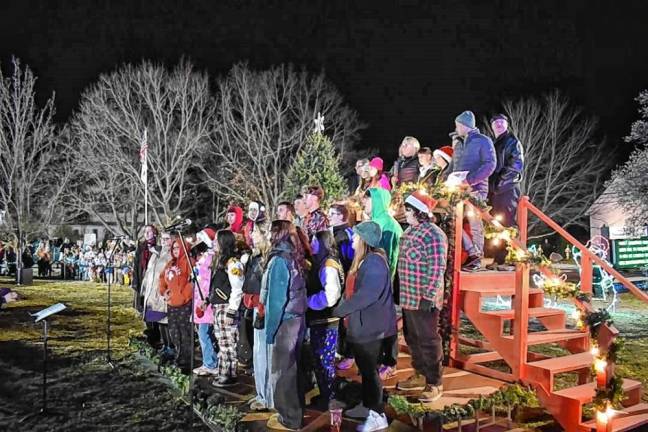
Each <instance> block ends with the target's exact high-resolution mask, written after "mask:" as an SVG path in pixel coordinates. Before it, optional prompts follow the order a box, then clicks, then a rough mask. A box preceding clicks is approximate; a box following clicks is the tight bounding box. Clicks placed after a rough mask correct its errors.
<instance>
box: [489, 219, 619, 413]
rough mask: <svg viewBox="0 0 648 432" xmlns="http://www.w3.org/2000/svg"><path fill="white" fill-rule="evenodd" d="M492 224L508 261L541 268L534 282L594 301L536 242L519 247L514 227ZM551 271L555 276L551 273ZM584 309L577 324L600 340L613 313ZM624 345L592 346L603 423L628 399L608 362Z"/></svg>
mask: <svg viewBox="0 0 648 432" xmlns="http://www.w3.org/2000/svg"><path fill="white" fill-rule="evenodd" d="M492 225H493V228H491V229H490V230H489V231H487V232H488V234H487V236H488V238H490V239H496V240H497V241H504V242H506V244H507V250H508V254H507V257H506V262H507V263H512V264H522V263H524V264H529V265H532V266H533V267H535V268H536V269H538V270H539V273H538V274H536V275H534V277H533V280H534V283H535V284H536V286H538V287H539V288H542V289H543V290H544V291H545V292H546V293H547V294H548V295H550V296H552V297H554V298H556V299H557V298H563V299H572V300H576V301H578V302H581V303H586V304H590V302H591V295H590V294H588V293H583V292H582V291H581V290H580V287H579V286H578V285H577V284H575V283H573V282H568V281H567V277H566V275H564V274H563V275H559V273H560V272H559V271H558V270H557V269H554V267H553V265H552V263H551V261H550V260H549V259H547V258H546V257H545V256H544V255H543V254H542V252H540V251H539V250H538V249H537V248H536V247H535V246H530V247H529V248H528V249H527V250H526V251H525V250H523V249H522V248H519V247H516V246H515V245H514V242H513V239H514V238H515V237H516V235H517V232H516V231H513V229H512V228H505V227H503V226H502V225H501V224H500V223H499V222H498V221H496V220H495V221H494V223H493V224H492ZM514 234H515V235H514ZM547 270H549V271H547ZM548 273H550V274H552V275H553V276H547V274H548ZM582 309H583V310H577V311H576V313H575V315H574V316H573V318H574V319H575V320H576V326H577V328H579V329H581V330H582V329H584V328H585V327H588V328H589V332H590V339H591V340H592V341H598V336H599V330H600V328H601V326H602V325H612V318H611V316H610V313H609V312H608V311H607V310H605V309H599V310H598V311H592V310H590V308H587V307H583V308H582ZM621 346H622V341H621V340H620V339H619V338H615V339H614V340H613V341H612V342H611V343H610V345H609V346H608V347H607V349H606V350H605V353H604V354H603V355H601V350H600V349H599V348H598V346H596V345H595V344H594V345H593V346H592V349H591V352H592V355H593V357H594V361H593V364H592V373H593V375H594V376H595V377H596V379H597V388H596V394H595V397H594V408H595V410H596V419H597V422H600V423H607V422H609V421H610V418H611V417H612V415H613V414H614V409H615V408H618V407H620V405H621V402H622V401H623V399H624V393H623V379H621V378H619V377H616V376H613V377H607V368H608V365H609V364H613V363H615V362H616V359H617V354H618V352H619V350H620V347H621Z"/></svg>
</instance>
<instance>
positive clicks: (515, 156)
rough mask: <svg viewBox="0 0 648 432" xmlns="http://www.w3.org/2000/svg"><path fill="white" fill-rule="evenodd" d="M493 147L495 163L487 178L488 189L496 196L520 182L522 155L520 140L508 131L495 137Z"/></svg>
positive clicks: (522, 167) (522, 163)
mask: <svg viewBox="0 0 648 432" xmlns="http://www.w3.org/2000/svg"><path fill="white" fill-rule="evenodd" d="M493 145H494V147H495V154H496V156H497V163H496V166H495V171H493V174H491V176H490V178H489V188H490V193H491V194H497V193H499V192H505V191H508V190H510V189H512V188H513V187H515V185H516V184H518V183H519V182H520V181H521V180H522V171H523V170H524V155H523V150H522V144H521V143H520V140H518V139H517V137H516V136H515V135H513V134H512V133H511V132H508V131H507V132H505V133H503V134H502V135H500V136H499V137H497V138H496V139H495V143H494V144H493Z"/></svg>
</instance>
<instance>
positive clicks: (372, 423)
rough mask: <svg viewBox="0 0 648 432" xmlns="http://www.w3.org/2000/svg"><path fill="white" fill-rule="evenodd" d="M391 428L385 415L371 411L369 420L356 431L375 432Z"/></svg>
mask: <svg viewBox="0 0 648 432" xmlns="http://www.w3.org/2000/svg"><path fill="white" fill-rule="evenodd" d="M388 427H389V423H388V422H387V417H386V416H385V414H378V413H377V412H376V411H373V410H369V416H368V417H367V420H365V422H364V423H363V424H361V425H360V426H358V428H357V429H356V430H357V431H358V432H373V431H379V430H385V429H387V428H388Z"/></svg>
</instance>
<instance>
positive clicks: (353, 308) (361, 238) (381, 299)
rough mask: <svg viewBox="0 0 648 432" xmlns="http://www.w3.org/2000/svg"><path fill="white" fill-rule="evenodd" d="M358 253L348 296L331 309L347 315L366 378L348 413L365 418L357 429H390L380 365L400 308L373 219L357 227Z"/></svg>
mask: <svg viewBox="0 0 648 432" xmlns="http://www.w3.org/2000/svg"><path fill="white" fill-rule="evenodd" d="M353 231H354V233H355V236H354V240H353V248H354V250H355V257H354V259H353V264H352V266H351V270H350V271H349V276H348V278H347V283H346V284H345V292H344V299H343V300H342V301H341V302H340V304H339V305H338V306H337V307H336V308H335V309H333V316H337V317H340V318H344V321H345V323H346V326H347V339H348V343H349V345H350V347H351V350H352V351H353V354H354V357H355V359H356V363H357V365H358V369H359V371H360V375H361V376H362V403H361V404H359V405H358V406H356V407H354V408H352V409H350V410H347V411H346V415H348V416H349V417H355V418H365V422H364V424H363V425H362V426H361V427H360V428H359V429H358V430H360V431H363V432H370V431H377V430H382V429H386V428H387V427H388V426H389V425H388V423H387V417H385V413H384V403H383V388H382V382H381V380H380V376H379V375H378V364H379V361H380V357H381V354H382V350H383V346H384V345H389V344H390V343H386V341H389V340H394V341H396V335H397V330H396V308H395V306H394V298H393V293H392V289H391V283H392V277H391V273H390V270H389V266H388V264H387V259H386V257H385V254H384V251H383V250H382V249H381V248H380V242H381V240H382V237H383V234H382V232H381V230H380V226H379V225H378V224H377V223H376V222H373V221H367V222H362V223H360V224H358V225H356V226H355V227H354V228H353Z"/></svg>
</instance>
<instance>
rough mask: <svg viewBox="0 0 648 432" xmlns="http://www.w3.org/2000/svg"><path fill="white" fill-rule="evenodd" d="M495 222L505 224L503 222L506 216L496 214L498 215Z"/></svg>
mask: <svg viewBox="0 0 648 432" xmlns="http://www.w3.org/2000/svg"><path fill="white" fill-rule="evenodd" d="M495 221H497V222H503V221H504V216H502V215H501V214H499V213H498V214H496V215H495Z"/></svg>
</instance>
